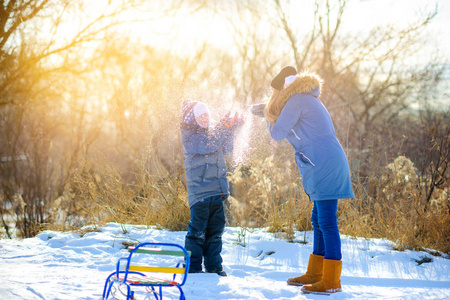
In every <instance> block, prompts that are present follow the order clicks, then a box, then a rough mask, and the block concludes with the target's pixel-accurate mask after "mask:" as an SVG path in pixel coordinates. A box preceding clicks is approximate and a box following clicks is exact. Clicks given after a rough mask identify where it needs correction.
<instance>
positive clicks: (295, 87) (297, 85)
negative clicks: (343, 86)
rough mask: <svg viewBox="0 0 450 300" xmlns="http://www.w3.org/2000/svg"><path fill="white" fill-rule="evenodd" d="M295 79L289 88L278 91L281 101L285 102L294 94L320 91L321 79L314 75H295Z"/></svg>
mask: <svg viewBox="0 0 450 300" xmlns="http://www.w3.org/2000/svg"><path fill="white" fill-rule="evenodd" d="M295 76H296V77H297V78H296V79H295V80H294V82H292V83H291V84H290V85H289V86H287V87H286V88H284V89H282V90H281V91H280V95H279V97H280V98H281V101H283V102H287V100H288V99H289V97H291V96H292V95H294V94H307V93H308V92H310V91H312V90H314V89H319V92H320V91H321V89H322V79H321V78H320V77H319V76H318V75H316V74H314V73H301V74H297V75H295Z"/></svg>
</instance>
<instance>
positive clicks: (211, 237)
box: [185, 195, 225, 273]
mask: <svg viewBox="0 0 450 300" xmlns="http://www.w3.org/2000/svg"><path fill="white" fill-rule="evenodd" d="M222 198H223V197H222V195H219V196H213V197H209V198H206V199H204V200H203V201H202V202H200V203H197V204H195V205H194V206H192V207H191V220H190V222H189V229H188V233H187V235H186V242H185V248H186V250H188V251H191V264H190V267H189V272H190V273H197V272H201V271H202V259H203V257H204V263H205V270H206V272H211V273H217V272H220V271H222V257H221V256H220V252H221V251H222V235H223V231H224V229H225V214H224V210H223V199H222Z"/></svg>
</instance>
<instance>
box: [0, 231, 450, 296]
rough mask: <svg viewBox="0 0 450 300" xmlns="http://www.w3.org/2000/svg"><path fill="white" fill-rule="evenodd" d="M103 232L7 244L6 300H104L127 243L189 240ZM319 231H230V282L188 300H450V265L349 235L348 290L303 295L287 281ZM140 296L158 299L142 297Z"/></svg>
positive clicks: (196, 284)
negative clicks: (291, 238)
mask: <svg viewBox="0 0 450 300" xmlns="http://www.w3.org/2000/svg"><path fill="white" fill-rule="evenodd" d="M98 229H99V230H98V231H94V232H88V233H86V234H85V235H84V236H82V237H80V236H79V235H77V234H75V233H69V232H57V231H45V232H43V233H41V234H39V235H38V236H36V237H34V238H29V239H25V240H5V239H3V240H0V299H2V300H3V299H4V300H9V299H27V300H31V299H101V297H102V291H103V285H104V281H105V279H106V277H107V276H108V274H109V273H111V272H112V271H113V270H114V268H115V265H116V262H117V260H118V258H120V257H125V256H127V253H128V252H127V251H126V250H125V249H124V246H123V244H122V242H136V241H139V242H144V241H146V242H172V243H177V244H181V245H184V236H185V234H186V232H170V231H167V230H156V229H151V228H150V229H149V228H147V227H145V226H131V225H127V226H121V225H119V224H116V223H111V224H108V225H107V226H104V227H99V228H98ZM124 229H125V230H126V233H124ZM311 233H312V232H307V233H306V236H305V235H304V233H303V232H299V233H298V237H297V238H298V240H299V241H301V240H304V238H306V241H307V243H306V244H302V243H288V242H286V241H284V240H282V239H279V238H277V237H275V235H274V234H272V233H268V232H267V230H266V229H255V230H251V231H245V230H242V229H241V228H234V227H227V228H226V231H225V234H224V237H223V240H224V249H223V252H222V254H223V258H224V269H225V271H226V272H227V273H228V277H219V276H218V275H216V274H189V276H188V279H187V282H186V284H185V285H184V287H183V290H184V291H185V294H186V298H187V299H188V300H199V299H202V300H204V299H326V300H328V299H450V260H449V259H446V258H443V257H434V256H431V255H430V254H428V253H426V252H415V251H404V252H399V251H394V250H392V242H390V241H387V240H383V239H362V238H361V239H353V238H350V237H347V236H342V251H343V271H342V277H341V281H342V288H343V292H341V293H336V294H332V295H330V296H321V295H311V294H308V295H307V294H302V292H301V291H300V288H299V287H295V286H288V285H287V284H286V279H287V278H288V277H290V276H297V275H300V274H301V273H302V272H304V270H305V268H306V266H307V263H308V256H309V254H310V252H311V250H312V244H311V242H312V235H311ZM239 238H240V241H241V244H238V243H237V242H238V240H239ZM244 241H245V247H244V246H243V245H242V243H243V242H244ZM430 259H431V260H432V261H431V262H425V263H422V264H419V263H418V262H417V261H429V260H430ZM165 290H166V291H165V292H164V293H165V297H164V299H177V297H178V290H177V289H174V288H169V289H165ZM141 291H142V290H141ZM166 296H167V298H166ZM152 297H153V296H152ZM136 298H137V299H152V298H150V297H148V295H146V294H145V293H142V292H141V293H138V294H137V297H136Z"/></svg>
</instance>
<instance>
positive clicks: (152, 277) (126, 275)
mask: <svg viewBox="0 0 450 300" xmlns="http://www.w3.org/2000/svg"><path fill="white" fill-rule="evenodd" d="M174 249H175V250H174ZM128 251H129V252H130V254H129V255H128V257H122V258H119V260H118V261H117V266H116V271H115V272H113V273H111V274H110V275H109V276H108V277H107V278H106V281H105V286H104V288H103V299H104V300H106V299H108V298H109V296H110V295H111V296H113V297H114V295H113V293H114V292H113V291H114V290H115V288H113V286H114V285H115V284H116V285H119V287H120V286H126V293H125V292H122V291H121V290H120V289H119V290H120V291H121V293H123V295H124V296H126V297H127V299H134V294H135V291H134V290H133V289H134V288H135V287H145V290H146V291H147V292H148V293H151V294H153V296H154V297H155V299H156V300H161V299H162V298H163V288H168V287H176V288H178V290H179V292H180V300H185V299H186V297H185V295H184V292H183V289H182V288H181V287H182V286H183V285H184V283H185V282H186V278H187V274H188V270H189V264H190V257H189V255H190V254H189V252H188V251H187V250H186V249H185V248H184V247H182V246H180V245H177V244H171V243H150V242H148V243H142V244H139V245H137V246H136V247H130V248H128ZM139 254H144V255H149V256H155V255H156V256H161V257H164V259H161V260H160V261H161V262H163V261H164V262H165V265H163V264H162V263H161V265H156V266H154V265H136V264H135V263H136V261H139V259H137V256H139ZM167 264H172V266H170V265H169V266H168V265H167ZM157 290H158V291H157Z"/></svg>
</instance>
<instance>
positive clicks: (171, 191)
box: [73, 160, 189, 230]
mask: <svg viewBox="0 0 450 300" xmlns="http://www.w3.org/2000/svg"><path fill="white" fill-rule="evenodd" d="M134 175H135V182H133V183H132V184H127V183H125V181H124V180H123V179H122V176H121V175H120V172H119V170H118V169H116V168H114V167H112V166H111V164H110V163H107V162H105V161H103V162H101V163H100V160H97V162H96V163H93V162H85V164H84V168H83V170H82V171H81V172H79V173H78V174H77V175H76V176H75V177H74V178H73V186H74V192H75V202H76V203H77V207H78V213H79V214H80V215H82V217H83V219H84V220H85V221H84V222H85V223H88V224H99V223H107V222H117V223H127V224H145V225H157V226H159V227H161V228H167V229H170V230H186V229H187V224H188V221H189V207H188V205H187V194H186V188H185V186H184V184H183V182H182V180H181V179H180V174H171V173H168V172H161V173H160V174H157V175H152V174H150V173H149V171H147V170H146V169H144V168H143V167H142V166H135V174H134Z"/></svg>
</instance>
